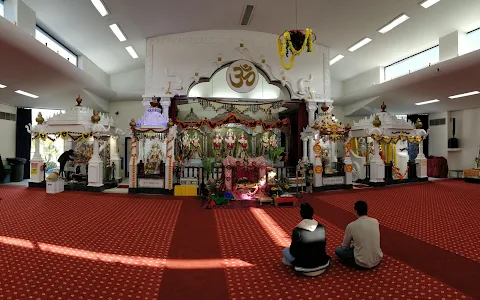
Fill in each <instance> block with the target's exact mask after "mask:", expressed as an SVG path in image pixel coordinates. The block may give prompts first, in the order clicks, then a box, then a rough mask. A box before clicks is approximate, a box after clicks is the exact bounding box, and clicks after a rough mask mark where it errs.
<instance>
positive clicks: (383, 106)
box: [380, 102, 387, 112]
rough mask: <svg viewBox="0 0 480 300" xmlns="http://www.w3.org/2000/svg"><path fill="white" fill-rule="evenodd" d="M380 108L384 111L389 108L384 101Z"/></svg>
mask: <svg viewBox="0 0 480 300" xmlns="http://www.w3.org/2000/svg"><path fill="white" fill-rule="evenodd" d="M380 108H381V109H382V112H385V109H386V108H387V106H386V105H385V102H382V106H380Z"/></svg>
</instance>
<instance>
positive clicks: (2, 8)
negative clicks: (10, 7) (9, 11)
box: [0, 0, 5, 17]
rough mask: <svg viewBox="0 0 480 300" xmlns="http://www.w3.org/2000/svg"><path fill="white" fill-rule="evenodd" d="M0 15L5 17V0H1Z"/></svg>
mask: <svg viewBox="0 0 480 300" xmlns="http://www.w3.org/2000/svg"><path fill="white" fill-rule="evenodd" d="M0 16H2V17H5V11H4V7H3V1H1V0H0Z"/></svg>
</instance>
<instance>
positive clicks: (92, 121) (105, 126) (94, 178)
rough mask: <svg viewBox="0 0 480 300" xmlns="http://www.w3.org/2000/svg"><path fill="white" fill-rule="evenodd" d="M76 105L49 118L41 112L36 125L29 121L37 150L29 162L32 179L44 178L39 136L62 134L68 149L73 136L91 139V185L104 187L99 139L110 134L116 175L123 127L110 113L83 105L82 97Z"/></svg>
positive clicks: (59, 135) (118, 171)
mask: <svg viewBox="0 0 480 300" xmlns="http://www.w3.org/2000/svg"><path fill="white" fill-rule="evenodd" d="M76 101H77V106H75V107H73V108H71V109H69V110H67V111H65V112H60V113H58V114H55V115H54V116H52V117H51V118H49V119H48V120H44V119H43V117H42V115H41V114H39V116H38V117H37V118H36V121H37V125H33V126H32V124H29V125H27V126H26V129H27V131H28V132H29V133H30V134H31V135H32V139H34V141H35V153H34V156H33V158H32V160H31V162H30V182H32V183H40V182H43V181H44V171H43V169H42V168H43V164H44V161H43V158H42V156H41V155H40V139H43V140H45V139H47V138H49V139H52V140H53V139H56V138H62V139H64V141H65V149H64V150H65V151H66V150H69V149H71V147H72V146H71V142H72V141H73V140H75V139H76V140H79V139H82V140H92V139H93V155H92V157H91V159H90V160H89V161H88V186H91V187H96V188H101V187H102V186H103V179H104V177H103V172H104V166H103V164H104V162H103V160H102V159H101V158H100V156H99V143H98V139H99V138H101V137H109V138H110V149H109V150H110V163H111V164H112V165H115V170H114V174H115V177H116V179H121V177H120V158H119V156H118V149H117V146H116V140H117V138H118V135H119V134H121V131H120V130H119V129H117V128H115V127H114V121H113V119H112V118H110V117H109V116H108V115H107V114H103V113H99V112H96V111H94V110H93V109H91V108H88V107H83V106H81V103H82V99H80V97H78V98H77V99H76Z"/></svg>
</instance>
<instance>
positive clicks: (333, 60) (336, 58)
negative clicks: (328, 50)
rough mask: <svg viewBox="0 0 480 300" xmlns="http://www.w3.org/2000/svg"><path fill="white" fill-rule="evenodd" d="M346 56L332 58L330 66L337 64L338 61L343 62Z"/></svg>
mask: <svg viewBox="0 0 480 300" xmlns="http://www.w3.org/2000/svg"><path fill="white" fill-rule="evenodd" d="M344 57H345V56H343V55H341V54H339V55H337V56H335V57H334V58H332V60H330V65H333V64H334V63H336V62H337V61H339V60H341V59H342V58H344Z"/></svg>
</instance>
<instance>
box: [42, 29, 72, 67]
mask: <svg viewBox="0 0 480 300" xmlns="http://www.w3.org/2000/svg"><path fill="white" fill-rule="evenodd" d="M35 38H36V39H37V41H39V42H40V43H42V44H44V45H46V46H47V47H48V48H50V49H51V50H52V51H54V52H56V53H57V54H58V55H60V56H61V57H63V58H65V59H66V60H68V61H69V62H71V63H72V64H73V65H75V66H77V56H76V55H75V54H73V53H72V52H71V51H69V50H68V49H67V48H65V47H64V46H62V45H61V44H60V43H59V42H57V41H56V40H55V39H54V38H52V37H51V36H50V35H48V34H47V33H46V32H44V31H43V30H41V29H40V28H38V27H37V28H36V29H35Z"/></svg>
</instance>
